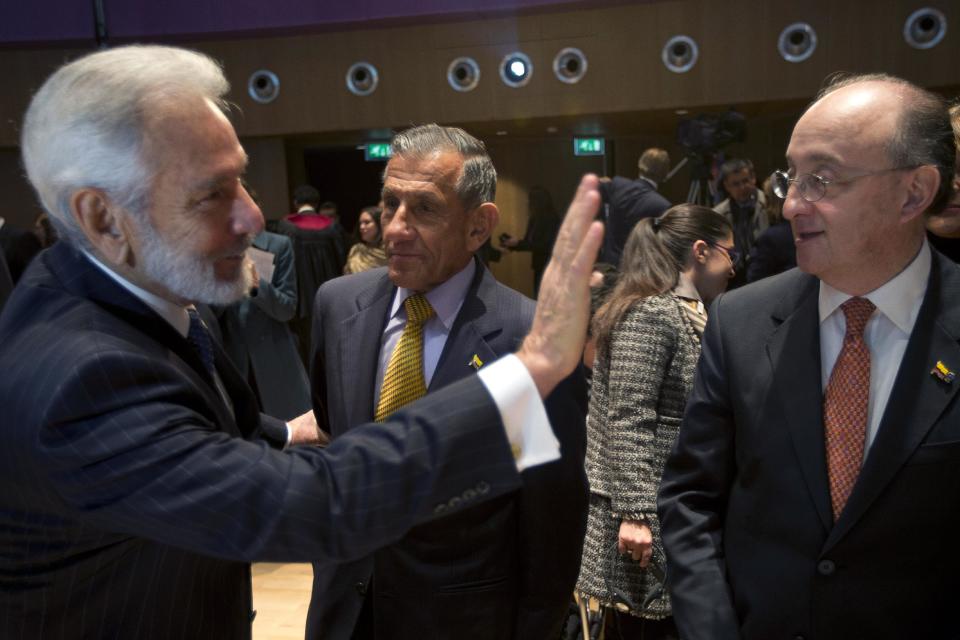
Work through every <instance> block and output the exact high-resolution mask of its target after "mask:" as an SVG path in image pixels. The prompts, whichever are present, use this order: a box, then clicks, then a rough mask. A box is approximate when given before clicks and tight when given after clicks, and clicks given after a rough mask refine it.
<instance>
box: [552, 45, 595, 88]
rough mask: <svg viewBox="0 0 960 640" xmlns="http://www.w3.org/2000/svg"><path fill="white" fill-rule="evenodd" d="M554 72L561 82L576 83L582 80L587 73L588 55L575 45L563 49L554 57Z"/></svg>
mask: <svg viewBox="0 0 960 640" xmlns="http://www.w3.org/2000/svg"><path fill="white" fill-rule="evenodd" d="M553 73H554V75H556V76H557V80H559V81H560V82H566V83H567V84H574V83H577V82H580V79H581V78H583V76H584V74H586V73H587V56H585V55H583V51H580V49H576V48H574V47H567V48H566V49H561V50H560V53H558V54H557V57H556V58H554V59H553Z"/></svg>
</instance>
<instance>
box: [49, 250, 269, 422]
mask: <svg viewBox="0 0 960 640" xmlns="http://www.w3.org/2000/svg"><path fill="white" fill-rule="evenodd" d="M50 258H51V263H50V265H51V269H52V270H53V271H54V272H55V273H56V275H57V277H58V278H59V279H60V281H61V282H63V283H64V285H65V286H66V287H67V288H68V290H70V291H71V292H73V293H74V294H76V295H78V296H80V297H84V298H87V299H89V300H91V301H93V302H95V303H96V304H98V305H100V306H101V307H103V308H104V309H106V310H107V311H109V312H110V313H112V314H113V315H115V316H118V317H120V318H122V319H123V320H124V321H125V322H126V323H127V324H128V325H130V327H134V328H136V330H138V331H139V332H140V333H142V334H144V335H146V336H148V337H149V338H150V339H151V340H154V341H156V342H158V343H160V344H161V345H163V347H164V348H166V349H169V350H170V351H171V352H173V353H174V354H175V355H176V356H177V357H179V358H180V360H182V361H183V363H184V364H185V365H186V367H185V369H186V370H190V371H192V372H193V374H194V377H195V378H196V379H195V380H194V384H195V385H196V387H197V388H198V389H199V390H201V392H202V393H203V395H204V397H205V399H206V403H205V404H206V406H205V407H204V409H206V410H207V411H211V412H212V413H213V414H214V415H213V416H211V418H212V421H213V422H214V423H215V424H217V425H218V426H219V427H220V428H221V429H223V430H224V431H226V432H228V433H230V434H233V435H239V432H238V431H237V425H236V423H235V421H234V418H233V417H232V416H231V415H230V412H229V410H228V409H227V407H226V406H225V405H224V404H223V398H221V396H220V393H219V392H218V391H217V389H216V386H215V385H214V382H213V379H212V378H211V377H210V374H209V373H208V372H207V370H206V367H204V366H203V362H202V361H201V360H200V356H199V354H197V352H196V350H195V349H194V348H193V346H192V345H191V344H190V342H189V341H188V340H187V339H186V338H184V337H183V336H181V335H180V334H179V333H177V331H176V329H174V328H173V327H172V326H170V323H168V322H167V321H166V320H164V319H163V318H161V317H160V316H159V315H158V314H157V313H156V312H155V311H154V310H153V309H151V308H150V307H148V306H147V305H146V304H145V303H144V302H143V301H141V300H140V299H139V298H137V297H136V296H134V295H133V294H131V293H130V292H129V291H127V290H126V289H124V288H123V287H121V286H120V285H119V284H117V283H116V282H114V281H113V279H111V278H109V277H108V276H107V275H106V274H104V273H103V272H102V271H101V270H100V269H99V268H97V267H96V266H95V265H94V264H93V263H91V262H90V261H89V260H88V259H87V258H86V257H84V256H82V255H81V254H80V253H79V252H78V251H77V250H76V249H73V248H72V247H70V246H69V245H67V243H58V245H57V246H56V247H54V249H52V250H51V252H50ZM214 353H215V365H216V367H217V371H218V372H223V371H224V370H226V369H229V370H233V365H232V364H230V363H229V361H228V359H227V357H226V355H225V354H224V353H223V351H222V349H220V348H219V345H216V343H215V348H214ZM233 378H236V382H237V384H236V385H232V386H229V387H228V389H229V390H230V395H231V396H233V395H234V394H236V396H237V399H239V398H240V396H244V395H246V397H244V398H243V399H245V400H247V401H249V398H250V397H252V396H250V392H249V389H247V387H246V384H245V383H244V382H243V381H241V380H240V379H239V375H237V374H236V373H235V371H234V376H233ZM233 378H231V380H233ZM235 404H236V399H235ZM238 417H239V416H238Z"/></svg>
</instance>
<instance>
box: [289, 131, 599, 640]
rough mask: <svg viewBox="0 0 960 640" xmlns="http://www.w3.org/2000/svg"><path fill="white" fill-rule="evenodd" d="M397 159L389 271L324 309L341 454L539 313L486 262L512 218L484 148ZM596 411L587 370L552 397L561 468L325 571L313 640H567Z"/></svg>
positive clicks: (485, 362) (334, 288)
mask: <svg viewBox="0 0 960 640" xmlns="http://www.w3.org/2000/svg"><path fill="white" fill-rule="evenodd" d="M392 150H393V154H392V157H391V159H390V161H389V162H388V163H387V166H386V169H385V171H384V174H383V193H382V195H383V205H384V208H383V216H382V222H383V239H384V244H385V247H386V251H387V258H388V263H387V266H386V267H385V268H380V269H375V270H372V271H367V272H363V273H359V274H354V275H350V276H346V277H343V278H339V279H336V280H333V281H330V282H328V283H326V284H324V285H323V286H322V287H321V288H320V290H319V291H318V293H317V298H316V304H315V311H314V325H313V327H314V328H313V356H312V362H311V376H312V388H313V398H314V406H315V409H316V413H317V415H318V419H319V421H320V426H321V428H323V429H326V430H330V431H331V433H332V435H333V436H334V442H337V440H338V439H339V438H340V437H345V435H349V434H350V433H352V432H353V427H355V426H357V425H360V424H363V423H365V422H369V421H370V420H378V421H380V420H383V419H385V418H387V417H388V416H389V415H390V414H391V413H392V412H393V411H396V410H398V409H399V408H400V407H402V406H403V405H404V404H405V403H407V402H409V401H411V400H413V399H415V398H417V397H420V396H422V395H424V394H427V393H428V392H429V394H431V395H432V394H433V393H435V392H438V390H440V389H442V388H444V387H446V386H447V385H450V384H453V383H454V382H455V381H457V380H460V379H461V378H464V377H466V376H469V375H470V374H472V373H473V371H474V370H481V371H483V370H486V367H487V366H489V363H490V362H492V361H494V360H496V359H497V358H498V357H500V356H501V355H503V354H506V353H510V352H511V351H513V350H514V348H515V345H516V344H517V341H518V340H519V339H521V337H522V336H523V335H524V334H526V332H527V331H528V330H529V327H530V322H531V320H532V318H533V308H534V304H533V302H532V301H531V300H529V299H527V298H526V297H524V296H523V295H521V294H519V293H517V292H516V291H514V290H512V289H509V288H507V287H505V286H504V285H502V284H500V283H498V282H497V281H496V280H495V279H494V278H493V275H492V274H491V273H490V272H489V271H488V270H487V269H486V267H484V265H483V263H482V262H480V261H479V260H478V259H477V258H476V257H475V253H476V251H477V250H478V249H479V248H480V247H481V246H482V245H483V243H484V242H485V241H486V240H487V239H488V238H489V237H490V233H491V231H492V230H493V228H494V227H495V226H496V224H497V220H498V217H499V213H498V210H497V206H496V205H495V204H494V202H493V200H494V195H495V191H496V180H497V174H496V171H495V170H494V167H493V163H492V162H491V161H490V157H489V155H488V154H487V151H486V149H485V147H484V145H483V143H482V142H480V141H479V140H477V139H476V138H474V137H473V136H471V135H470V134H468V133H467V132H465V131H463V130H462V129H457V128H454V127H441V126H438V125H436V124H428V125H423V126H419V127H414V128H412V129H409V130H407V131H404V132H402V133H400V134H398V135H397V136H396V137H394V139H393V143H392ZM404 363H409V366H404ZM584 403H585V386H584V381H583V377H582V375H580V372H578V373H577V375H575V376H571V377H570V378H569V379H567V380H566V381H565V382H564V383H563V384H561V385H560V386H559V387H558V388H557V390H556V391H555V392H554V393H553V394H552V395H550V397H548V398H547V400H546V407H547V412H548V415H549V416H550V423H551V424H552V425H553V427H554V431H555V433H556V435H557V438H558V439H559V440H560V446H561V450H562V452H563V457H562V459H561V460H560V461H558V462H555V463H553V464H550V465H545V466H544V467H542V468H540V469H537V470H535V471H532V472H529V473H527V474H525V476H524V483H523V487H522V488H520V489H519V490H518V491H517V492H515V493H514V494H512V495H510V496H505V497H504V498H502V499H499V500H496V501H492V502H489V503H486V504H483V505H478V506H476V507H473V508H471V509H467V510H465V511H461V512H459V513H456V514H451V515H446V514H445V513H444V514H442V515H444V516H445V517H442V518H438V519H437V520H434V521H432V522H429V523H427V524H424V525H421V526H418V527H416V528H414V529H413V530H412V531H410V532H409V533H408V534H407V535H406V536H404V537H403V539H401V540H399V541H398V542H396V543H395V544H393V545H391V546H390V547H387V548H385V549H382V550H381V551H378V552H377V553H376V554H373V555H371V556H370V557H368V558H364V559H363V560H361V561H359V562H357V563H354V564H352V565H344V566H338V567H332V566H328V567H324V566H322V565H319V564H318V565H316V566H315V568H314V589H313V602H312V603H311V608H310V613H309V616H308V623H307V632H308V637H309V638H311V639H314V638H315V639H317V640H320V639H321V638H322V639H323V640H331V639H333V640H337V639H340V638H342V639H344V640H349V639H350V638H353V639H355V640H359V639H361V638H363V639H369V638H377V639H379V640H383V639H389V640H402V639H405V638H410V639H411V640H413V639H418V638H423V637H433V638H458V639H460V640H469V639H473V638H476V639H477V640H487V639H489V638H500V639H506V638H517V639H518V640H519V639H522V638H552V637H557V636H558V635H559V629H560V625H561V622H562V619H563V616H564V614H565V612H566V609H567V603H568V602H569V600H570V594H571V593H572V591H573V586H574V583H575V581H576V577H577V568H578V554H579V550H580V547H581V545H582V542H583V534H584V527H585V523H586V499H587V492H586V477H585V474H584V469H583V457H584V448H585V437H584V426H583V425H584V415H585V406H584Z"/></svg>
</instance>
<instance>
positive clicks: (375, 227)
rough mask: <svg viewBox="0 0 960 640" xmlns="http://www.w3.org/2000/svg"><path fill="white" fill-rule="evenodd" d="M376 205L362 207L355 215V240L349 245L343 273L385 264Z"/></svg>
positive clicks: (356, 271)
mask: <svg viewBox="0 0 960 640" xmlns="http://www.w3.org/2000/svg"><path fill="white" fill-rule="evenodd" d="M380 213H381V209H379V208H378V207H364V208H363V209H362V210H361V211H360V215H359V217H357V241H356V242H355V243H354V244H353V246H352V247H350V253H348V254H347V263H346V264H345V265H344V267H343V272H344V273H345V274H350V273H360V272H361V271H369V270H370V269H375V268H377V267H383V266H386V264H387V252H386V251H384V249H383V230H382V229H381V228H380Z"/></svg>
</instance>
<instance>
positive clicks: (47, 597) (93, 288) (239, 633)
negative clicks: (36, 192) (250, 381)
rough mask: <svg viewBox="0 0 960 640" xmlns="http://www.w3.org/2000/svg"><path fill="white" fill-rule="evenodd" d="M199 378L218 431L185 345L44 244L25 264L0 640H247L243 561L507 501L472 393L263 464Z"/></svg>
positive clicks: (11, 371)
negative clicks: (476, 503) (487, 500)
mask: <svg viewBox="0 0 960 640" xmlns="http://www.w3.org/2000/svg"><path fill="white" fill-rule="evenodd" d="M216 367H217V371H218V373H219V375H220V376H221V378H222V380H223V382H224V385H225V387H226V389H227V392H228V394H229V395H230V397H231V398H232V402H233V412H234V414H235V416H236V418H233V417H231V415H230V412H229V411H228V410H227V408H226V406H225V405H224V403H223V402H222V400H221V398H220V396H219V395H218V394H217V392H216V391H215V390H214V387H213V385H212V384H211V381H210V379H209V377H208V376H207V374H206V372H205V370H204V368H203V365H202V364H201V363H200V361H199V358H198V357H197V355H196V354H195V352H194V351H193V349H192V347H191V346H190V344H189V343H188V342H187V341H186V340H185V339H184V338H182V337H181V336H180V335H179V334H178V333H177V332H176V331H175V330H174V329H172V328H171V327H170V326H169V325H168V324H167V323H166V322H165V321H164V320H162V319H161V318H160V317H159V316H157V315H156V314H155V313H154V312H153V311H151V310H150V309H148V308H147V307H146V306H144V305H143V304H142V303H141V302H140V301H139V300H137V299H136V298H134V297H133V296H131V295H129V294H128V293H127V292H126V291H125V290H123V289H122V288H121V287H119V286H118V285H117V284H116V283H115V282H114V281H113V280H112V279H110V278H108V277H107V276H106V275H105V274H103V273H102V272H101V271H100V270H99V269H97V268H96V267H95V266H94V265H93V264H92V263H90V262H89V261H88V260H87V259H86V258H85V257H83V256H82V255H80V254H79V253H77V252H76V251H75V250H74V249H72V248H71V247H70V246H68V245H66V244H65V243H63V242H61V243H60V244H59V245H58V246H56V247H54V248H52V249H51V250H49V251H47V252H45V253H43V254H42V255H41V257H40V258H39V260H37V261H35V262H34V264H33V265H32V266H31V268H30V269H29V270H28V271H27V274H26V275H25V276H24V279H23V280H22V281H21V283H20V286H19V287H18V288H17V289H16V290H15V292H14V294H13V295H12V296H11V298H10V300H9V302H8V306H7V308H6V309H5V311H4V314H3V316H2V318H0V370H2V371H3V372H4V373H3V378H2V382H0V407H2V414H0V435H2V441H3V447H0V547H2V548H3V550H4V551H3V553H2V554H0V636H2V637H23V638H71V639H74V638H91V639H94V638H96V639H102V638H118V639H127V638H198V639H201V638H202V639H204V640H208V639H210V638H231V639H232V638H244V637H249V634H250V581H249V567H248V565H247V562H249V561H252V560H272V561H305V560H310V559H316V560H320V561H325V562H329V561H335V560H336V561H344V560H351V559H355V558H359V557H363V556H365V555H367V554H369V553H370V552H371V551H372V550H374V549H376V548H378V547H380V546H383V545H385V544H388V543H390V542H393V541H394V540H396V539H397V538H399V537H400V536H401V535H402V534H403V533H404V532H405V531H407V530H408V529H409V528H410V527H411V526H413V525H415V524H417V523H418V522H422V521H424V520H426V519H428V518H430V517H432V516H433V514H434V511H435V510H437V509H441V510H445V511H447V512H451V511H456V510H457V509H460V508H462V507H463V506H465V505H469V504H470V502H471V500H469V499H464V495H465V493H466V492H469V497H472V499H473V500H479V499H480V497H483V496H486V497H492V496H496V495H499V494H501V493H504V492H507V491H511V490H514V489H516V487H517V486H518V484H519V476H518V475H517V473H516V471H515V468H514V462H513V457H512V455H511V452H510V448H509V445H508V444H507V442H506V438H505V437H504V435H503V427H502V426H501V424H500V421H499V415H498V412H497V409H496V406H495V405H494V404H493V403H492V402H491V401H490V398H489V394H487V393H486V391H485V390H484V389H483V387H482V384H480V383H479V381H477V380H476V379H475V378H471V379H469V380H465V381H464V382H463V384H462V385H458V388H457V389H451V390H450V391H449V392H447V393H443V394H440V395H439V396H434V397H431V398H429V399H425V401H422V402H420V403H416V404H415V405H411V407H410V410H409V411H405V412H401V413H399V414H398V415H397V416H396V419H395V420H393V421H392V424H386V425H371V426H370V427H366V428H362V429H357V430H356V431H355V433H352V434H350V436H348V437H344V438H341V439H340V440H339V441H338V442H337V443H335V444H334V445H332V446H331V447H329V448H328V449H326V450H323V449H319V448H313V447H294V448H292V449H289V450H287V451H278V450H276V449H274V448H271V447H270V446H268V445H267V444H266V443H264V441H263V440H261V439H260V438H259V437H258V436H259V435H261V434H262V433H263V432H264V430H265V429H264V428H265V427H280V428H282V424H281V423H277V422H276V421H271V420H270V419H268V418H266V417H264V416H260V415H259V414H258V413H257V410H256V405H255V402H254V400H253V397H252V395H251V393H250V391H249V389H248V388H247V387H246V385H245V384H244V383H243V381H242V380H240V378H239V376H238V375H237V374H236V372H235V370H234V369H233V368H232V366H231V365H230V364H229V362H228V361H227V359H226V356H225V355H224V354H223V353H222V352H218V353H217V354H216ZM267 430H269V429H267ZM465 449H467V450H470V451H471V452H472V455H471V459H470V460H469V461H465V460H464V458H463V456H462V455H460V454H459V452H460V451H463V450H465ZM452 498H456V501H454V502H451V499H452Z"/></svg>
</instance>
